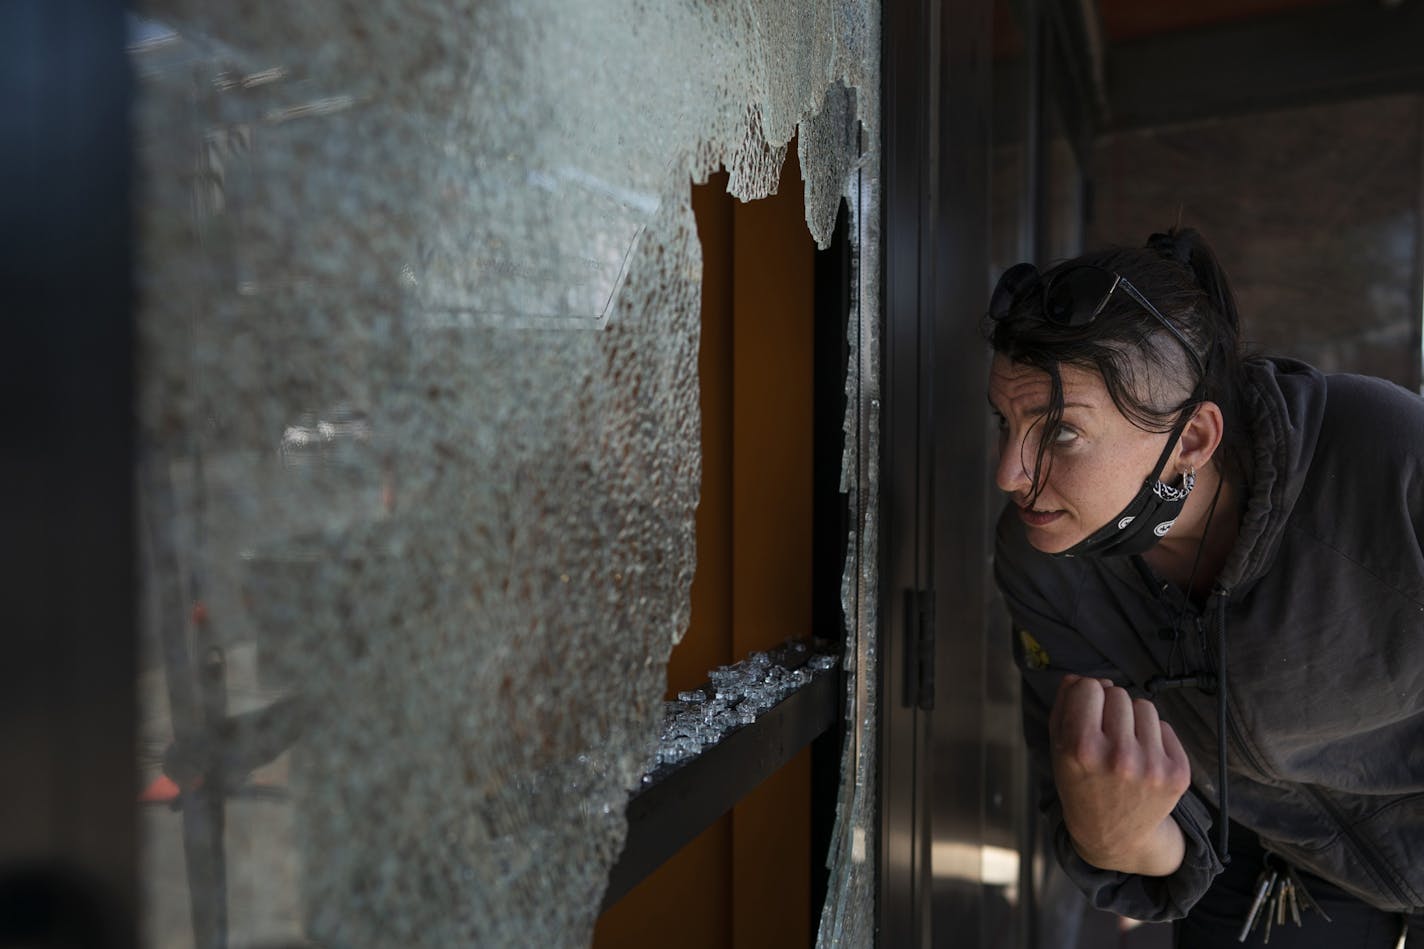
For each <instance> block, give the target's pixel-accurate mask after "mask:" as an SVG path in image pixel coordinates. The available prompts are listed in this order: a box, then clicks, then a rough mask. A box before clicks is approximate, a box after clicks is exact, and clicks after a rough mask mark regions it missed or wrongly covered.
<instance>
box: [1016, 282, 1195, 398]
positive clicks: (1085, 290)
mask: <svg viewBox="0 0 1424 949" xmlns="http://www.w3.org/2000/svg"><path fill="white" fill-rule="evenodd" d="M1119 288H1120V289H1121V290H1122V291H1123V292H1124V293H1126V294H1127V295H1128V296H1129V297H1131V298H1132V299H1133V300H1134V301H1135V302H1136V303H1137V304H1138V305H1139V306H1141V307H1142V308H1143V309H1144V310H1146V311H1147V312H1148V313H1150V314H1152V316H1153V317H1154V318H1155V319H1156V320H1157V322H1159V323H1161V324H1162V325H1163V326H1165V327H1166V328H1167V332H1169V333H1171V334H1172V335H1173V336H1175V337H1176V338H1177V342H1179V343H1181V344H1182V348H1183V349H1185V350H1186V351H1187V355H1188V356H1190V357H1191V358H1192V362H1193V363H1194V364H1195V365H1196V367H1197V373H1198V374H1199V375H1198V378H1203V377H1205V376H1206V367H1205V366H1203V365H1202V361H1201V357H1199V356H1198V355H1197V353H1196V350H1194V349H1192V347H1191V344H1190V343H1188V342H1187V338H1186V337H1185V336H1183V335H1182V333H1181V331H1180V330H1178V329H1177V327H1176V326H1175V325H1173V323H1172V321H1171V320H1169V319H1167V317H1165V316H1163V315H1162V311H1161V310H1158V309H1157V308H1156V307H1155V306H1153V305H1152V303H1151V301H1149V300H1148V299H1147V298H1146V297H1144V296H1143V295H1142V293H1141V292H1140V291H1139V290H1138V289H1137V288H1136V287H1134V286H1133V285H1132V284H1131V283H1129V282H1128V280H1127V278H1125V277H1123V276H1122V275H1121V274H1115V273H1113V272H1112V271H1111V270H1105V269H1103V268H1102V267H1097V266H1094V265H1092V264H1078V265H1077V266H1074V267H1068V268H1067V269H1065V270H1060V271H1058V273H1056V274H1054V275H1053V276H1052V277H1050V278H1049V280H1048V282H1047V283H1044V282H1043V280H1042V279H1041V278H1040V277H1039V273H1038V268H1037V267H1035V266H1034V265H1033V264H1015V265H1014V266H1012V267H1010V268H1009V269H1008V270H1006V271H1004V275H1003V276H1002V277H1000V278H999V283H998V285H997V286H995V287H994V295H993V296H991V297H990V298H989V315H990V316H992V317H993V318H994V319H995V320H1002V319H1003V318H1004V317H1006V316H1008V315H1009V313H1010V312H1012V311H1013V310H1014V309H1015V307H1017V306H1019V305H1020V304H1021V303H1023V302H1024V301H1025V300H1026V299H1027V298H1029V297H1034V296H1037V297H1038V298H1039V312H1040V314H1041V315H1042V316H1043V318H1044V319H1045V320H1047V321H1048V322H1050V323H1054V324H1057V325H1058V326H1083V325H1085V324H1087V323H1091V322H1093V320H1095V319H1097V318H1098V315H1099V314H1100V313H1102V312H1103V308H1104V307H1106V306H1107V305H1108V300H1110V299H1111V298H1112V295H1113V294H1114V293H1115V292H1117V290H1118V289H1119Z"/></svg>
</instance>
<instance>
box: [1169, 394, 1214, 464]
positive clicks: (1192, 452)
mask: <svg viewBox="0 0 1424 949" xmlns="http://www.w3.org/2000/svg"><path fill="white" fill-rule="evenodd" d="M1225 431H1226V425H1225V419H1223V418H1222V415H1221V406H1219V405H1217V404H1216V403H1215V402H1203V403H1202V404H1201V405H1199V406H1197V409H1196V411H1195V412H1194V413H1192V417H1191V419H1190V420H1189V421H1188V422H1187V427H1186V428H1184V429H1182V437H1181V439H1180V440H1179V441H1178V442H1177V463H1178V464H1179V465H1180V466H1181V467H1182V468H1184V469H1185V468H1198V469H1199V468H1205V467H1206V463H1207V462H1208V461H1211V458H1212V456H1213V455H1214V454H1216V449H1217V447H1218V446H1219V445H1220V444H1221V437H1222V435H1223V434H1225Z"/></svg>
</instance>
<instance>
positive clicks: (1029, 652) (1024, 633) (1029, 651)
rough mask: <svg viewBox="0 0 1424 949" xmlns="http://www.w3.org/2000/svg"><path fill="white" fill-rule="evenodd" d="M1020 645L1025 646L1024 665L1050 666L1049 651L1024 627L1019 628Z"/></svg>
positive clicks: (1039, 667)
mask: <svg viewBox="0 0 1424 949" xmlns="http://www.w3.org/2000/svg"><path fill="white" fill-rule="evenodd" d="M1019 645H1021V646H1023V656H1024V665H1026V666H1028V667H1029V668H1030V669H1047V668H1048V651H1047V650H1045V649H1044V648H1043V647H1042V646H1041V645H1039V642H1038V640H1036V639H1034V638H1033V636H1032V634H1030V633H1029V631H1028V630H1026V629H1024V628H1022V627H1020V628H1019Z"/></svg>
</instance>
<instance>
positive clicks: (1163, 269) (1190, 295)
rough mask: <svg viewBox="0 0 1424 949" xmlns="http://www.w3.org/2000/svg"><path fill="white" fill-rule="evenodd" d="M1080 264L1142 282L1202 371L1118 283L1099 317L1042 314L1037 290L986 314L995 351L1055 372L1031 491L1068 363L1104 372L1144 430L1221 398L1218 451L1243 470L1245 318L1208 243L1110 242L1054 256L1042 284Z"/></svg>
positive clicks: (1116, 398) (1180, 237)
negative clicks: (1058, 259) (1077, 320)
mask: <svg viewBox="0 0 1424 949" xmlns="http://www.w3.org/2000/svg"><path fill="white" fill-rule="evenodd" d="M1084 264H1088V265H1093V266H1096V267H1100V268H1102V269H1103V270H1107V271H1110V272H1111V273H1114V274H1117V275H1119V276H1121V277H1123V278H1125V279H1126V280H1127V281H1128V282H1130V283H1131V284H1132V285H1133V286H1134V287H1136V288H1137V290H1138V291H1139V292H1140V293H1141V294H1142V296H1143V297H1145V298H1146V299H1147V300H1148V301H1149V302H1151V303H1152V305H1153V306H1155V307H1157V309H1158V310H1159V311H1160V312H1161V313H1162V315H1164V316H1165V317H1166V318H1167V319H1168V320H1170V321H1171V322H1172V323H1173V325H1174V326H1176V328H1177V330H1178V331H1179V332H1180V333H1181V334H1182V336H1184V337H1185V338H1186V340H1187V342H1188V343H1189V344H1190V345H1191V347H1192V349H1193V350H1195V352H1196V355H1197V357H1198V359H1199V360H1200V362H1201V364H1202V365H1204V366H1205V372H1206V375H1205V378H1200V373H1199V371H1198V368H1197V361H1196V360H1193V359H1192V357H1191V356H1190V355H1188V354H1187V353H1186V352H1185V351H1184V350H1183V347H1182V344H1181V342H1179V341H1178V340H1177V339H1176V338H1175V337H1174V336H1173V335H1172V334H1171V332H1170V331H1169V330H1168V329H1167V328H1166V327H1164V326H1163V325H1162V324H1161V323H1160V322H1159V321H1158V320H1157V318H1156V317H1154V316H1153V315H1152V314H1151V313H1149V312H1148V311H1147V310H1146V309H1145V308H1144V307H1143V306H1142V305H1141V304H1140V303H1138V302H1137V301H1135V300H1134V299H1133V298H1132V296H1131V295H1130V294H1128V293H1126V292H1125V291H1123V290H1122V289H1118V290H1116V291H1115V292H1114V293H1113V294H1112V295H1111V296H1110V297H1109V299H1108V302H1107V305H1106V306H1105V307H1104V308H1103V310H1102V312H1101V313H1099V314H1098V315H1097V317H1096V318H1095V319H1093V320H1092V321H1090V322H1088V323H1084V324H1082V325H1079V326H1064V325H1061V324H1058V323H1054V322H1050V321H1049V320H1047V319H1045V318H1044V313H1043V300H1042V296H1041V295H1040V294H1025V295H1024V296H1023V297H1022V298H1021V299H1019V300H1018V301H1017V302H1016V303H1015V305H1014V306H1013V307H1011V308H1010V309H1009V310H1008V312H1007V313H1004V314H1003V315H1002V316H1001V317H999V318H997V319H996V318H993V317H991V316H986V318H985V320H984V335H985V338H986V339H987V340H988V342H989V344H990V346H992V347H993V350H994V352H996V353H999V354H1002V355H1004V356H1006V357H1008V358H1009V359H1010V360H1012V361H1014V362H1016V363H1020V364H1023V365H1027V366H1034V367H1036V368H1038V369H1042V370H1043V371H1044V372H1046V373H1047V374H1048V377H1049V380H1050V386H1051V388H1050V392H1049V405H1048V411H1047V413H1046V414H1045V415H1044V417H1043V418H1042V419H1041V421H1040V424H1042V426H1043V431H1042V433H1041V435H1040V437H1039V440H1038V452H1037V456H1036V457H1035V459H1034V465H1033V468H1032V471H1033V494H1032V497H1033V498H1035V499H1036V498H1037V496H1038V493H1039V491H1041V490H1042V486H1043V483H1044V480H1045V479H1046V477H1047V474H1048V472H1047V470H1046V468H1045V467H1044V465H1045V462H1046V461H1048V460H1049V459H1048V457H1047V455H1046V452H1047V450H1048V447H1049V446H1051V445H1052V444H1053V443H1054V439H1055V438H1056V437H1057V435H1058V432H1059V429H1060V428H1061V427H1062V424H1063V381H1062V378H1061V376H1060V374H1059V367H1060V366H1064V365H1068V366H1075V367H1077V368H1079V369H1085V370H1090V371H1093V372H1096V373H1098V374H1099V375H1100V376H1101V377H1102V379H1103V382H1104V384H1105V385H1106V387H1107V391H1108V394H1109V395H1110V396H1111V397H1112V400H1113V404H1114V405H1116V406H1117V409H1118V411H1120V412H1121V413H1122V414H1123V416H1124V417H1126V418H1127V419H1128V420H1129V421H1131V422H1132V423H1133V424H1134V425H1136V426H1137V427H1138V428H1141V429H1143V430H1144V431H1149V432H1169V431H1171V430H1172V429H1173V428H1174V427H1175V426H1176V425H1177V424H1178V423H1179V422H1182V421H1184V420H1185V419H1186V418H1187V417H1189V416H1190V415H1191V413H1192V412H1193V411H1194V410H1195V409H1196V407H1197V405H1198V404H1200V403H1201V402H1203V401H1212V402H1215V403H1216V404H1217V405H1218V406H1220V407H1221V412H1222V415H1223V417H1224V419H1225V434H1224V436H1223V441H1222V446H1221V449H1222V450H1221V452H1220V453H1219V455H1218V457H1219V458H1221V459H1222V460H1223V462H1224V463H1225V464H1226V465H1228V466H1231V467H1232V468H1233V469H1235V471H1236V472H1238V473H1239V472H1241V471H1242V470H1243V469H1244V461H1245V459H1246V457H1248V456H1247V455H1246V454H1244V453H1243V452H1242V448H1243V444H1242V442H1243V439H1244V437H1245V432H1244V431H1243V430H1242V426H1240V425H1239V424H1238V422H1237V418H1238V415H1237V413H1238V409H1239V406H1240V401H1241V399H1240V393H1241V391H1242V369H1241V363H1242V359H1243V358H1244V356H1243V353H1242V351H1241V333H1240V322H1239V319H1238V316H1237V312H1236V300H1235V298H1234V297H1233V296H1232V293H1231V287H1230V285H1229V284H1228V282H1227V279H1226V273H1225V272H1224V271H1223V270H1222V269H1221V265H1220V264H1219V263H1217V260H1216V255H1215V254H1214V253H1212V250H1211V248H1210V247H1209V246H1207V243H1206V241H1204V240H1203V239H1202V237H1201V235H1200V234H1198V233H1197V232H1196V231H1195V230H1192V229H1190V228H1187V229H1173V230H1170V231H1167V232H1166V233H1160V234H1153V235H1152V236H1151V237H1150V238H1148V240H1147V245H1146V246H1145V247H1141V248H1135V247H1109V248H1105V249H1103V250H1100V251H1096V252H1094V253H1090V254H1085V255H1083V256H1082V257H1078V258H1075V259H1073V260H1069V261H1066V262H1064V263H1061V264H1058V265H1057V266H1055V267H1054V268H1053V269H1051V270H1049V271H1047V272H1046V273H1044V274H1042V276H1041V281H1042V285H1043V286H1048V285H1049V284H1050V283H1051V282H1052V281H1053V278H1054V276H1055V275H1056V274H1058V273H1061V272H1063V271H1065V270H1067V269H1069V268H1071V267H1077V266H1081V265H1084ZM1089 305H1090V306H1091V305H1092V303H1089ZM1025 441H1026V440H1025Z"/></svg>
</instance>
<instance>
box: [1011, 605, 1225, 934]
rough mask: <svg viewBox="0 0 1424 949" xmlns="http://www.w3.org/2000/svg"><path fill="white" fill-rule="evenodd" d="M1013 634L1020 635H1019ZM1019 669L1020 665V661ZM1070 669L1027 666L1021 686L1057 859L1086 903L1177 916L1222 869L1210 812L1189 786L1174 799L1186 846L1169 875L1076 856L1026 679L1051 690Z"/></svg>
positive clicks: (1151, 917) (1152, 917) (1124, 912)
mask: <svg viewBox="0 0 1424 949" xmlns="http://www.w3.org/2000/svg"><path fill="white" fill-rule="evenodd" d="M1014 626H1015V633H1016V634H1017V633H1019V632H1020V631H1022V630H1023V627H1021V626H1019V625H1018V621H1017V619H1016V620H1015V624H1014ZM1015 638H1018V637H1017V635H1016V637H1015ZM1016 651H1017V650H1016ZM1020 668H1021V669H1023V668H1024V667H1023V665H1022V664H1020ZM1068 671H1071V670H1067V669H1063V670H1056V671H1049V670H1042V671H1030V670H1025V681H1024V690H1023V724H1024V737H1025V739H1027V741H1028V746H1029V751H1030V753H1031V754H1032V756H1033V760H1034V765H1035V771H1037V772H1038V773H1039V774H1041V775H1043V776H1044V777H1043V780H1042V782H1041V784H1040V787H1039V809H1040V810H1041V811H1042V812H1043V815H1044V819H1045V820H1047V821H1048V825H1049V828H1050V829H1051V832H1052V837H1053V841H1054V849H1055V851H1056V852H1057V856H1058V862H1059V863H1060V864H1061V865H1062V866H1063V869H1064V871H1065V872H1066V873H1067V874H1068V877H1069V878H1070V879H1071V880H1072V881H1073V882H1074V883H1076V884H1077V885H1078V888H1079V889H1080V890H1082V891H1083V893H1084V895H1086V896H1087V898H1088V902H1090V903H1091V904H1092V905H1093V906H1095V907H1097V908H1098V909H1102V910H1109V911H1111V912H1114V913H1117V914H1119V915H1121V916H1127V917H1130V918H1132V919H1141V920H1146V921H1149V922H1165V921H1167V920H1172V919H1180V918H1182V917H1183V916H1185V915H1187V911H1188V910H1190V909H1191V908H1192V906H1194V905H1195V904H1196V902H1197V900H1199V899H1201V897H1202V894H1204V893H1205V892H1206V890H1207V887H1209V886H1210V885H1211V881H1212V880H1213V879H1214V878H1215V877H1216V875H1217V874H1218V873H1220V872H1221V870H1222V866H1221V862H1220V861H1219V860H1218V859H1217V856H1216V852H1215V850H1213V849H1212V845H1211V825H1212V821H1211V814H1210V812H1209V811H1208V810H1207V808H1206V805H1205V804H1203V803H1202V801H1201V799H1200V798H1198V797H1197V795H1196V792H1195V791H1192V790H1190V789H1189V790H1188V791H1187V793H1186V794H1184V795H1182V799H1181V800H1180V801H1178V802H1177V806H1176V807H1175V808H1174V809H1173V810H1172V817H1173V819H1175V820H1176V822H1177V825H1178V826H1179V827H1181V829H1182V836H1183V837H1184V838H1185V839H1186V845H1187V847H1186V855H1185V856H1184V857H1183V859H1182V865H1181V866H1180V867H1179V868H1178V869H1177V871H1176V872H1175V873H1173V874H1172V875H1171V876H1166V877H1147V876H1141V875H1138V874H1131V873H1119V872H1117V871H1115V870H1101V869H1099V868H1097V867H1095V866H1093V865H1092V864H1090V863H1088V862H1087V861H1086V860H1084V859H1083V858H1082V857H1080V856H1078V853H1077V851H1076V850H1074V849H1073V841H1072V839H1071V838H1070V837H1069V836H1068V829H1067V827H1065V826H1064V823H1063V805H1062V803H1061V802H1060V801H1059V799H1058V792H1057V790H1056V789H1055V788H1054V786H1053V779H1052V777H1051V775H1052V773H1053V772H1052V766H1051V764H1050V761H1049V754H1048V709H1049V706H1048V705H1047V704H1045V701H1044V700H1043V699H1042V698H1040V696H1039V687H1035V686H1034V685H1032V684H1031V683H1030V679H1040V678H1042V679H1052V680H1053V681H1052V685H1051V689H1052V692H1056V691H1057V688H1058V686H1057V681H1058V680H1060V679H1062V677H1063V674H1064V672H1068ZM1104 671H1106V670H1101V669H1099V670H1090V671H1088V672H1087V673H1086V674H1089V675H1092V674H1102V673H1103V672H1104ZM1050 694H1051V693H1050Z"/></svg>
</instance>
